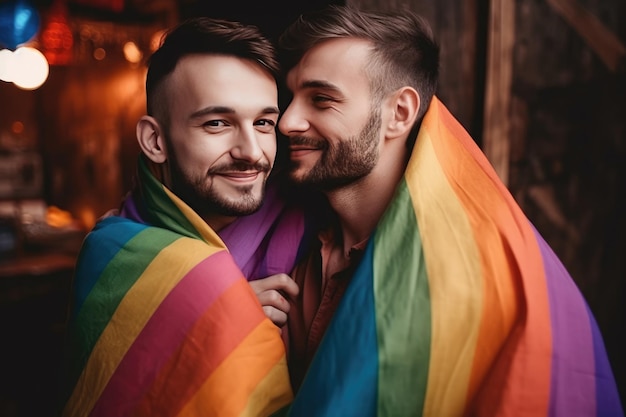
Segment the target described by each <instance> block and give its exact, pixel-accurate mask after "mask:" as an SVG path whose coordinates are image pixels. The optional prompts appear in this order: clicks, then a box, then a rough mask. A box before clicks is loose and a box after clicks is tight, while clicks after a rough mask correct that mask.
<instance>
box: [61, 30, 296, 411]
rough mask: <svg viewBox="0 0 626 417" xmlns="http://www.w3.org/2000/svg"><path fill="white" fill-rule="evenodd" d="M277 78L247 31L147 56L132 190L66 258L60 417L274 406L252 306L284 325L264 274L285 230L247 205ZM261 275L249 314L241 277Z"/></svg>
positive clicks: (275, 380) (281, 376) (279, 210)
mask: <svg viewBox="0 0 626 417" xmlns="http://www.w3.org/2000/svg"><path fill="white" fill-rule="evenodd" d="M277 74H278V66H277V61H276V58H275V53H274V48H273V46H272V45H271V44H270V42H269V41H268V40H266V39H265V38H264V37H263V36H262V35H261V34H260V32H259V31H258V30H257V28H255V27H251V26H244V25H242V24H239V23H234V22H228V21H222V20H212V19H208V18H195V19H191V20H188V21H186V22H183V23H182V24H180V25H179V26H178V27H176V28H174V29H173V30H172V31H171V32H170V33H168V35H167V36H166V37H165V38H164V41H163V43H162V45H161V46H160V48H159V49H158V50H157V51H156V52H155V53H154V55H153V56H152V57H151V59H150V63H149V69H148V74H147V80H146V94H147V110H148V114H147V115H145V116H143V117H141V119H140V120H139V122H138V124H137V139H138V142H139V145H140V148H141V151H142V152H141V154H140V156H139V161H138V169H137V178H136V180H137V181H136V187H135V188H134V189H133V190H132V192H131V193H130V195H129V196H128V197H127V198H126V199H125V201H124V204H123V207H122V208H121V210H120V211H119V215H113V216H107V217H105V218H103V219H102V220H100V221H99V222H98V223H97V224H96V226H95V228H94V229H93V230H92V231H91V233H90V234H89V235H88V236H87V238H86V239H85V241H84V243H83V247H82V248H81V252H80V255H79V258H78V260H77V265H76V274H75V280H74V283H73V289H72V305H71V313H70V317H69V323H68V337H67V358H66V359H67V362H66V366H65V367H64V370H65V375H64V377H65V378H64V380H65V381H64V382H65V383H64V386H63V389H64V392H63V398H62V401H63V404H64V407H63V412H62V414H63V415H64V416H96V415H103V416H118V417H119V416H127V415H133V416H156V415H159V416H175V415H189V416H203V417H204V416H220V417H221V416H235V415H236V416H241V415H250V416H256V415H269V414H271V413H272V412H273V411H275V410H277V409H279V408H280V407H281V406H283V405H284V404H286V403H288V402H289V401H290V399H291V397H292V391H291V387H290V384H289V375H288V372H287V367H286V358H285V350H284V346H283V344H282V341H281V338H280V331H279V329H277V327H276V326H275V324H274V323H272V321H271V320H270V319H269V318H268V317H266V315H265V314H264V309H263V308H262V306H261V305H260V304H259V300H260V301H261V303H263V304H264V307H267V308H268V309H269V310H272V309H274V310H277V311H278V312H280V313H282V314H283V316H282V317H281V318H278V319H274V321H278V322H280V321H284V320H285V317H284V314H285V312H286V310H287V309H288V305H287V306H284V304H286V301H285V300H284V298H282V299H281V298H278V299H277V298H276V297H273V296H272V294H274V295H275V294H276V293H277V292H278V291H279V290H280V291H282V292H283V293H284V294H285V295H290V294H291V295H294V294H295V293H297V291H298V288H297V286H296V285H295V284H294V283H293V281H291V280H290V279H289V278H288V277H287V276H286V275H284V274H278V273H279V272H285V271H290V270H291V268H292V267H293V264H294V259H295V251H296V250H297V247H298V243H299V237H300V233H301V229H302V222H301V218H300V217H298V216H297V213H296V214H293V213H292V212H290V211H288V210H286V209H285V207H283V206H282V205H281V203H280V201H278V200H277V199H274V198H272V199H271V200H270V201H269V202H267V203H266V204H264V201H263V200H264V193H265V186H266V180H267V179H268V176H269V174H270V171H271V170H272V166H273V164H274V159H275V154H276V131H275V126H276V123H277V119H278V114H279V109H278V104H277V103H278V94H277V83H276V77H277ZM240 216H247V217H245V222H244V223H243V225H242V224H240V223H239V222H238V221H237V219H238V218H239V217H240ZM255 216H256V217H255ZM258 216H260V217H258ZM279 218H280V219H281V221H280V224H278V223H277V220H278V219H279ZM218 233H220V234H221V237H220V235H218ZM227 247H228V250H227ZM231 253H232V255H231ZM259 253H262V254H263V256H262V257H261V256H259ZM276 274H278V275H276ZM268 275H272V276H271V277H270V278H266V279H264V280H262V281H260V282H264V283H265V285H266V287H262V286H261V287H260V288H257V289H256V292H257V293H258V300H257V294H255V291H254V290H253V289H252V288H251V286H250V285H249V284H248V282H247V281H246V278H244V277H247V278H250V279H254V278H262V277H266V276H268ZM266 290H267V291H266ZM267 294H269V296H270V299H269V300H265V301H264V297H266V296H267ZM276 300H277V301H276ZM268 315H269V316H271V315H270V314H268Z"/></svg>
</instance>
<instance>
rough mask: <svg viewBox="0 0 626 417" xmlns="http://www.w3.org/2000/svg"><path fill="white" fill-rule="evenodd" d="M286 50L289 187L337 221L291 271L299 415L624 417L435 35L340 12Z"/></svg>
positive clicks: (588, 331) (585, 326) (567, 287)
mask: <svg viewBox="0 0 626 417" xmlns="http://www.w3.org/2000/svg"><path fill="white" fill-rule="evenodd" d="M279 42H280V44H279V45H280V47H281V49H282V51H281V52H284V57H285V61H284V62H283V64H284V65H285V66H286V68H285V70H287V71H288V72H287V78H286V84H287V87H288V89H289V90H290V91H291V93H292V98H291V102H290V103H289V105H288V107H287V108H286V109H285V110H284V113H283V115H282V117H281V119H280V121H279V129H280V130H281V132H282V133H283V134H284V135H286V136H287V138H288V144H289V150H290V160H291V168H290V177H291V179H292V180H293V182H295V183H297V184H301V185H307V186H313V187H315V188H317V189H319V190H321V191H322V192H323V193H324V194H325V196H326V197H327V198H328V202H329V204H330V207H331V208H332V211H333V216H331V218H330V221H329V222H328V225H327V227H326V228H325V229H323V230H322V231H321V233H320V234H319V245H318V247H317V248H315V250H314V251H312V252H311V253H310V255H309V256H308V257H307V258H305V259H304V261H303V262H301V263H299V264H298V266H297V267H296V268H295V270H294V272H293V278H294V280H295V281H296V282H297V283H298V286H299V287H300V293H299V294H298V297H297V299H296V300H295V301H294V302H293V303H292V306H291V309H290V311H289V318H288V326H287V329H288V331H286V332H285V331H284V332H283V336H284V340H285V342H286V344H287V346H288V363H289V368H290V373H291V377H292V383H293V385H294V389H298V390H299V391H298V392H297V395H296V399H295V401H294V403H293V404H292V406H291V408H290V409H289V412H290V415H294V416H299V417H301V416H315V417H320V416H337V415H341V416H342V417H346V416H374V415H382V416H420V415H432V416H464V415H472V416H489V417H491V416H504V415H506V416H522V415H523V416H547V415H563V416H596V415H611V416H615V415H622V409H621V405H620V402H619V398H618V396H617V390H616V386H615V381H614V378H613V375H612V371H611V369H610V366H609V363H608V360H607V356H606V352H605V349H604V346H603V342H602V337H601V336H600V333H599V331H598V328H597V325H596V323H595V321H594V318H593V316H592V314H591V313H590V312H589V309H588V307H587V305H586V303H585V300H584V299H583V297H582V295H581V294H580V292H579V291H578V289H577V288H576V286H575V284H574V282H573V281H572V279H571V278H570V277H569V275H568V273H567V272H566V271H565V269H564V268H563V265H562V264H561V263H560V261H559V260H558V259H557V257H556V256H555V255H554V253H553V252H552V251H551V250H550V248H549V247H548V246H547V244H546V243H545V241H544V240H543V239H542V238H541V236H540V235H539V234H538V233H537V231H536V230H535V229H534V227H533V226H532V225H531V223H530V222H529V221H528V219H527V218H526V217H525V216H524V214H523V213H522V212H521V210H520V208H519V206H518V205H517V204H516V203H515V201H514V199H513V198H512V196H511V195H510V193H509V192H508V190H507V189H506V187H505V186H504V185H503V184H502V183H501V181H500V180H499V179H498V177H497V175H496V174H495V171H494V170H493V169H492V167H491V166H490V165H489V163H488V162H487V160H486V158H485V157H484V155H483V154H482V153H481V152H480V150H479V149H478V147H477V146H476V144H475V143H474V141H473V140H472V139H471V138H470V137H469V135H468V134H467V132H466V131H465V130H464V129H463V128H462V126H461V125H460V124H459V123H458V122H457V121H456V120H455V119H454V117H453V116H452V115H451V114H450V113H449V112H448V111H447V109H446V108H445V106H444V105H443V104H442V103H441V101H439V100H438V98H437V97H436V96H435V95H434V93H435V90H436V84H437V78H438V70H439V49H438V46H437V44H436V42H435V41H434V39H433V35H432V33H431V30H430V28H429V26H428V24H427V23H426V22H424V21H423V20H422V19H421V18H420V17H418V16H416V15H414V14H412V13H411V12H410V11H408V10H404V11H401V12H398V13H366V12H361V11H358V10H354V9H352V8H349V7H331V8H329V9H327V10H323V11H320V12H318V13H310V14H307V15H303V16H301V17H300V18H299V19H298V20H297V21H296V22H294V23H293V24H292V25H291V26H290V27H289V28H288V29H287V30H286V32H285V33H283V35H282V36H281V38H280V40H279Z"/></svg>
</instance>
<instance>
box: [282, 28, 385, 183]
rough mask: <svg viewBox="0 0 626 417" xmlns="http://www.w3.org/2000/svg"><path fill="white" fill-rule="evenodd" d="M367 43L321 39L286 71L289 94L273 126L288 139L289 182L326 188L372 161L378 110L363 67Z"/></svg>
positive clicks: (350, 178) (356, 175) (364, 170)
mask: <svg viewBox="0 0 626 417" xmlns="http://www.w3.org/2000/svg"><path fill="white" fill-rule="evenodd" d="M368 45H369V44H368V43H367V42H366V41H363V40H358V39H335V40H330V41H326V42H324V43H322V44H319V45H317V46H315V47H314V48H312V49H311V50H310V51H308V52H307V53H306V54H305V55H304V57H303V58H302V59H301V60H300V62H299V63H298V65H297V66H295V67H294V68H293V69H292V70H291V71H289V73H288V75H287V86H288V88H289V89H290V90H291V92H292V93H293V99H292V101H291V103H290V104H289V106H288V107H287V109H286V110H285V113H284V114H283V116H282V118H281V120H280V123H279V128H280V130H281V132H282V133H283V134H285V135H286V136H287V137H288V139H289V150H290V160H291V170H290V176H291V178H292V180H293V181H294V182H296V183H299V184H311V185H316V186H318V187H320V188H321V189H323V190H325V191H330V190H333V189H337V188H339V187H342V186H344V185H347V184H351V183H353V182H355V181H357V180H359V179H360V178H363V177H364V176H366V175H367V174H369V173H370V172H371V171H372V169H373V168H374V166H376V163H377V162H378V156H379V143H380V140H381V135H380V127H381V114H380V107H379V106H378V105H377V104H375V103H374V102H373V101H372V97H371V94H370V83H369V79H368V78H367V75H366V74H365V72H364V70H363V68H364V65H365V63H366V62H367V61H366V60H367V59H368V56H369V46H368Z"/></svg>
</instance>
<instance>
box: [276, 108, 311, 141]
mask: <svg viewBox="0 0 626 417" xmlns="http://www.w3.org/2000/svg"><path fill="white" fill-rule="evenodd" d="M278 129H279V130H280V131H281V133H282V134H283V135H285V136H290V135H293V134H294V133H302V132H306V131H307V130H308V129H309V122H308V120H307V118H306V116H305V113H304V112H303V109H302V107H301V106H300V105H299V104H298V102H296V101H292V102H291V103H289V105H288V106H287V108H286V109H285V111H284V112H283V114H282V116H281V118H280V121H279V122H278Z"/></svg>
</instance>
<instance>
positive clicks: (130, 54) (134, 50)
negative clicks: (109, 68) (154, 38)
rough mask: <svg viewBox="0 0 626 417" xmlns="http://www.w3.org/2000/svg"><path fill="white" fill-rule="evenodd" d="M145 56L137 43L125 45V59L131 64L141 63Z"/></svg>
mask: <svg viewBox="0 0 626 417" xmlns="http://www.w3.org/2000/svg"><path fill="white" fill-rule="evenodd" d="M142 56H143V54H142V53H141V51H140V50H139V48H138V47H137V45H136V44H135V42H126V43H125V44H124V57H125V58H126V60H127V61H128V62H130V63H133V64H136V63H138V62H139V61H141V57H142Z"/></svg>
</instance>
